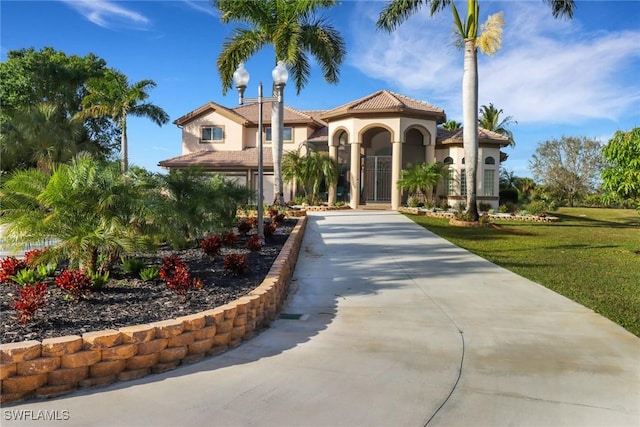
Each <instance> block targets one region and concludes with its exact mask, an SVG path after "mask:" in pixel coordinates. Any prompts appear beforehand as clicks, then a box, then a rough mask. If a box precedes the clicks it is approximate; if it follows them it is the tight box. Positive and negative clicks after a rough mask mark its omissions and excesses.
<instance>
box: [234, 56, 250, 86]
mask: <svg viewBox="0 0 640 427" xmlns="http://www.w3.org/2000/svg"><path fill="white" fill-rule="evenodd" d="M233 82H234V83H235V84H236V87H237V88H238V89H240V88H242V89H244V88H246V87H247V84H248V83H249V72H248V71H247V70H246V69H245V68H244V63H243V62H241V63H240V64H238V68H237V69H236V70H235V71H234V72H233Z"/></svg>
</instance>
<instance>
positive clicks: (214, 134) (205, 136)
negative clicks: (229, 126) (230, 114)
mask: <svg viewBox="0 0 640 427" xmlns="http://www.w3.org/2000/svg"><path fill="white" fill-rule="evenodd" d="M223 139H224V129H222V126H203V127H202V128H201V130H200V142H203V143H206V142H222V140H223Z"/></svg>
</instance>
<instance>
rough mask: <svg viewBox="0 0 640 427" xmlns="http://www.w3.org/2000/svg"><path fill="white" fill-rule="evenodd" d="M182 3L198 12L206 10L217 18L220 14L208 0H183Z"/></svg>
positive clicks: (205, 11)
mask: <svg viewBox="0 0 640 427" xmlns="http://www.w3.org/2000/svg"><path fill="white" fill-rule="evenodd" d="M182 3H184V4H185V5H186V6H188V7H190V8H191V9H194V10H196V11H198V12H204V13H206V14H208V15H211V16H215V17H216V18H217V17H218V16H219V14H218V12H217V10H216V9H215V8H214V7H213V6H212V5H211V2H210V1H208V0H182Z"/></svg>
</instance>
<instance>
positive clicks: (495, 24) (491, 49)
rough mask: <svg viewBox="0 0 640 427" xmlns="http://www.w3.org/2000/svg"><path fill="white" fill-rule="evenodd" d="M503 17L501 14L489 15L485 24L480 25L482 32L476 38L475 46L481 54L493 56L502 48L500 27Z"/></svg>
mask: <svg viewBox="0 0 640 427" xmlns="http://www.w3.org/2000/svg"><path fill="white" fill-rule="evenodd" d="M503 26H504V17H503V14H502V12H498V13H495V14H493V15H489V17H488V18H487V22H485V23H484V24H483V25H482V32H481V33H480V37H478V41H477V46H478V47H479V48H480V51H481V52H482V53H485V54H487V55H493V54H495V53H496V52H497V51H498V50H500V47H502V27H503Z"/></svg>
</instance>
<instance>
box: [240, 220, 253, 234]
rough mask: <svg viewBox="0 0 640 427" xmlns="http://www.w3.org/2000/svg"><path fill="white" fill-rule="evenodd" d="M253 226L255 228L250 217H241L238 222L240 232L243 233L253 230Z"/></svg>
mask: <svg viewBox="0 0 640 427" xmlns="http://www.w3.org/2000/svg"><path fill="white" fill-rule="evenodd" d="M252 228H253V223H251V222H250V221H249V219H248V218H244V219H241V220H240V221H239V222H238V233H240V234H243V235H244V234H247V233H248V232H250V231H251V229H252Z"/></svg>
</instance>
